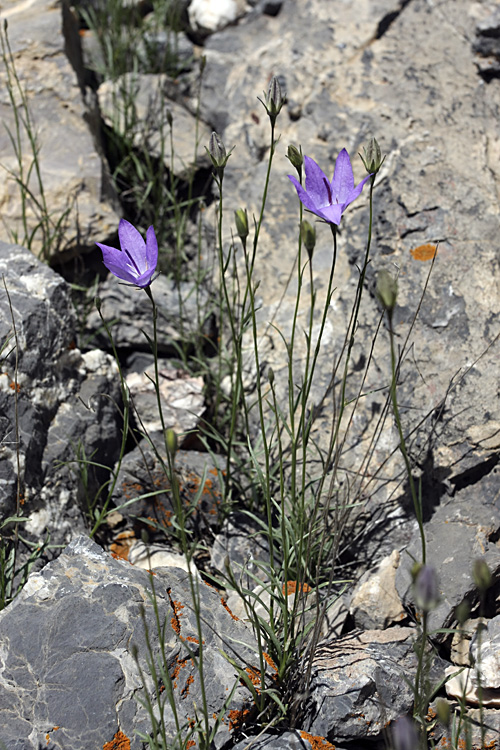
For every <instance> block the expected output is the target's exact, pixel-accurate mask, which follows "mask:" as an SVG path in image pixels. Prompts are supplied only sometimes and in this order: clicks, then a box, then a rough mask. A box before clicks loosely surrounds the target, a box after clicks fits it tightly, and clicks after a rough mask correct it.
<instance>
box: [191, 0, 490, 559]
mask: <svg viewBox="0 0 500 750" xmlns="http://www.w3.org/2000/svg"><path fill="white" fill-rule="evenodd" d="M468 10H469V5H468V3H467V2H465V0H458V1H456V0H453V1H450V2H445V4H444V5H443V4H440V5H439V6H437V5H432V6H431V5H429V4H425V3H423V2H420V1H418V2H417V1H415V2H412V3H407V4H404V5H403V4H400V6H399V8H397V9H395V5H394V3H392V2H391V1H390V0H388V1H387V2H386V1H385V0H384V1H383V2H379V3H367V4H366V6H364V12H363V14H362V15H361V14H360V13H359V8H358V7H357V6H356V5H355V4H350V5H349V4H347V5H346V4H342V5H336V6H335V7H333V6H332V5H331V4H330V3H325V2H323V0H311V2H308V3H305V4H301V5H300V6H299V5H297V4H296V3H284V4H283V6H282V9H281V12H280V14H279V16H278V17H276V18H273V17H270V16H264V15H258V16H255V17H254V16H249V17H248V18H247V19H245V22H243V23H241V24H239V25H238V26H235V27H228V28H227V29H224V30H223V31H221V32H220V33H218V34H214V35H213V36H212V37H210V38H209V39H208V40H207V43H206V55H207V69H206V74H205V80H204V83H205V88H204V99H203V102H202V114H203V118H204V119H205V120H206V121H209V122H212V123H214V125H215V126H216V128H217V129H219V130H220V131H221V135H222V137H223V139H224V141H225V143H226V145H227V146H231V147H232V146H233V145H235V150H234V152H233V155H232V156H231V159H230V160H229V163H228V167H227V169H226V171H225V176H224V185H225V188H224V189H225V196H226V198H225V209H226V211H227V213H229V212H230V211H231V209H233V208H234V209H236V208H239V207H240V206H243V207H246V208H248V212H249V215H252V214H256V215H257V214H258V210H259V201H260V194H261V189H262V185H263V180H264V176H265V170H266V166H267V156H268V149H269V124H268V121H267V115H266V114H265V112H264V110H263V108H262V107H261V105H260V104H259V103H258V102H257V101H256V96H258V95H259V94H260V92H261V90H262V89H263V88H264V87H265V85H266V83H267V81H268V80H269V77H270V75H271V74H272V73H284V74H285V78H286V81H285V83H286V91H287V94H288V96H289V98H290V100H291V101H292V102H293V111H292V109H290V110H289V109H288V108H287V107H286V106H285V108H284V109H283V111H282V114H281V115H280V116H279V119H278V122H277V126H276V127H277V133H279V134H280V142H279V144H278V146H277V151H276V155H275V160H274V173H273V174H272V175H271V182H270V188H269V193H268V202H267V214H266V219H265V221H264V224H263V227H262V230H261V234H260V240H259V243H260V244H259V250H258V253H259V263H258V264H257V266H256V272H255V282H259V283H260V285H259V288H258V294H259V307H260V311H259V320H260V333H261V358H262V359H261V365H262V369H263V370H264V371H265V369H266V368H267V367H268V366H272V367H273V370H274V373H275V378H276V386H275V387H276V391H277V393H278V396H279V398H280V399H285V395H284V394H285V388H286V383H285V378H286V375H287V370H286V367H284V366H283V363H284V362H285V361H286V351H285V347H284V344H283V341H282V340H281V339H280V336H279V334H278V333H276V332H275V331H274V330H273V328H271V327H270V325H269V324H270V322H271V321H273V322H274V324H276V325H277V326H278V327H279V328H280V329H281V330H282V331H283V333H284V335H285V337H286V336H288V335H289V329H290V320H291V319H292V315H293V308H294V305H295V300H296V282H295V281H294V282H292V284H290V286H289V288H288V289H287V290H286V293H285V294H284V297H283V300H282V301H281V303H280V307H279V309H277V308H278V300H280V299H281V296H282V293H283V290H284V288H285V284H286V280H287V279H288V276H289V273H290V271H291V268H292V266H293V262H294V259H295V248H296V246H297V244H296V223H297V216H298V211H297V199H296V196H295V192H294V190H293V187H292V186H291V185H290V183H289V181H288V180H287V178H286V175H287V174H289V173H291V171H292V170H291V167H290V164H289V163H288V162H287V160H286V158H285V151H286V147H287V145H288V144H289V143H290V142H292V143H295V144H297V145H298V144H301V145H302V150H303V152H304V153H306V154H309V155H311V156H313V157H314V158H315V159H316V160H317V161H318V163H319V164H320V165H322V166H323V167H324V169H325V171H327V172H328V173H329V174H330V173H331V171H332V170H333V161H334V158H335V156H336V155H337V153H338V152H339V150H340V149H341V148H342V147H343V146H345V147H347V149H348V150H349V151H350V153H351V154H352V156H353V163H354V171H355V179H356V181H358V180H359V179H360V178H361V177H362V176H363V169H362V167H361V165H360V163H359V162H358V160H357V159H356V158H355V153H356V152H357V151H358V150H359V149H360V147H361V145H362V144H363V143H366V142H367V140H368V137H369V136H370V135H371V134H375V135H376V136H377V137H378V138H379V141H380V143H381V146H382V150H383V151H384V152H386V153H387V154H388V158H387V160H386V162H385V164H384V167H383V170H382V172H381V174H380V176H379V178H378V185H377V187H376V188H375V206H374V208H375V223H374V235H373V242H372V262H371V264H370V266H369V269H368V274H367V288H366V290H365V297H364V300H363V303H362V306H361V310H360V318H359V325H358V330H357V341H356V343H355V346H354V349H353V355H352V365H351V374H350V377H349V380H348V386H347V391H348V394H347V398H354V397H355V396H356V394H357V393H358V389H359V387H360V386H361V382H362V378H363V376H364V364H363V363H364V362H365V361H366V359H365V358H366V354H367V352H368V351H369V348H370V343H371V340H372V338H373V336H374V332H375V329H376V325H377V322H378V320H379V315H380V310H379V307H378V304H377V303H376V301H375V299H374V295H373V284H374V281H375V274H376V272H377V271H378V270H380V269H382V268H392V269H393V270H394V271H396V272H397V271H398V270H399V272H400V278H399V298H398V311H397V315H396V336H397V341H398V342H403V341H404V340H405V337H406V335H407V334H408V331H409V328H410V325H411V320H412V316H413V314H414V312H415V311H416V309H417V306H418V303H419V299H420V296H421V294H422V290H423V288H424V285H425V280H426V276H427V272H428V269H429V264H428V263H424V262H422V261H420V260H418V258H419V257H421V254H420V252H421V251H420V252H417V249H418V248H420V247H422V246H424V245H426V244H428V243H431V244H432V243H434V244H436V241H437V240H438V239H443V238H445V239H443V241H442V242H441V244H440V248H439V254H438V259H437V261H436V266H435V268H434V272H433V275H432V276H431V279H430V282H429V286H428V288H427V293H426V297H425V299H424V301H423V304H422V308H421V311H420V316H419V320H418V321H417V323H416V325H415V326H414V328H413V329H412V334H411V337H410V339H409V342H408V348H407V352H408V353H409V352H412V356H409V354H408V355H407V357H406V358H405V361H404V362H403V365H402V368H401V376H400V387H399V399H400V403H401V404H403V405H404V407H403V408H402V418H403V423H404V429H405V432H406V433H407V434H411V440H410V441H409V443H410V445H409V447H410V452H411V456H412V459H413V461H414V463H415V464H416V465H417V470H418V472H422V473H423V476H424V478H425V483H424V503H425V505H426V516H427V517H429V516H430V515H431V514H432V510H433V508H434V507H435V506H436V505H437V504H438V503H439V502H440V500H441V498H446V496H447V494H448V493H449V492H450V491H453V488H454V486H455V487H456V486H457V483H458V482H460V481H461V479H460V478H462V477H465V476H467V475H468V477H469V478H468V479H467V480H466V481H468V482H470V484H471V485H474V493H475V497H476V498H478V497H481V496H482V495H483V493H487V492H488V490H487V488H486V483H485V481H484V478H485V476H486V474H487V473H488V471H491V470H492V468H493V465H492V464H489V463H488V461H490V460H491V461H493V459H494V457H495V456H496V455H497V453H498V439H496V438H495V435H498V433H497V430H498V426H499V425H500V402H499V400H498V399H497V398H496V391H497V374H496V361H497V359H498V345H499V342H498V340H496V339H495V336H496V334H497V333H498V326H496V324H495V322H494V321H495V320H496V317H497V315H498V314H499V313H500V308H499V303H498V295H497V292H496V285H497V283H498V269H497V263H496V257H497V221H496V218H495V217H496V216H497V215H498V211H499V203H498V191H497V189H496V184H497V182H498V180H499V179H500V172H499V170H498V158H497V152H498V151H499V148H498V139H497V135H496V120H495V116H494V111H495V106H496V104H494V103H493V102H496V103H500V102H499V99H500V94H499V92H498V88H494V89H492V88H491V86H489V87H487V86H485V85H484V84H483V83H482V82H481V80H480V79H479V77H478V75H477V69H476V65H475V58H474V53H473V51H472V49H471V46H470V42H469V41H468V40H469V39H470V38H471V37H472V36H473V34H474V28H475V21H474V19H473V18H472V17H471V16H470V14H469V13H468ZM311 19H314V22H311ZM443 29H446V30H447V31H446V40H447V41H446V45H444V46H443V44H442V43H441V42H442V37H443ZM277 39H279V40H280V43H279V45H278V44H277ZM256 40H258V42H256ZM299 40H300V41H299ZM395 66H398V67H397V70H398V71H399V72H398V73H397V74H395ZM228 70H230V71H231V73H230V75H229V76H228V75H227V71H228ZM457 76H459V82H457ZM236 82H237V83H236ZM259 82H260V83H259ZM458 91H459V97H458V98H457V92H458ZM457 107H459V108H460V116H458V114H457ZM443 123H446V127H443ZM486 142H488V143H489V144H490V145H489V147H488V148H487V149H485V148H484V147H483V145H482V143H486ZM471 163H474V165H475V170H476V174H477V176H478V177H477V180H475V181H474V182H473V184H471V183H470V164H471ZM367 219H368V210H367V191H366V190H365V193H364V194H363V196H362V198H361V199H360V200H359V201H357V202H356V203H355V204H353V205H352V206H351V207H349V209H348V212H346V215H345V217H344V218H343V220H342V234H341V237H340V239H339V254H338V259H337V270H336V282H335V287H336V289H335V293H334V297H333V300H332V308H333V310H332V313H331V315H330V317H329V320H328V321H327V327H326V331H325V336H324V347H323V350H322V352H324V355H323V353H321V354H320V358H319V361H318V370H317V376H316V379H315V382H314V383H313V388H312V391H311V397H310V406H311V408H313V407H314V406H315V405H316V406H317V407H318V408H319V407H320V406H321V405H322V406H321V409H320V411H319V415H318V418H317V421H316V425H315V428H314V430H313V434H314V437H315V439H317V441H318V444H319V445H320V446H322V447H323V448H324V447H325V436H328V435H329V434H330V425H331V415H332V411H333V407H332V404H331V398H332V395H331V394H329V395H328V397H327V398H326V399H324V396H325V393H326V392H327V391H328V387H329V383H330V380H331V373H332V353H333V360H335V356H336V355H337V354H338V353H339V352H340V351H341V346H342V341H343V336H344V334H345V330H346V326H347V323H348V320H349V311H350V308H351V305H352V302H353V299H354V288H355V282H356V279H357V278H358V270H357V266H359V264H360V262H361V260H362V257H363V251H364V240H365V236H366V229H367ZM226 231H227V233H228V235H229V229H227V230H226ZM479 236H480V237H481V242H480V243H477V237H479ZM285 248H286V251H285ZM412 252H413V254H412ZM331 258H332V250H331V237H330V233H329V231H328V230H327V228H325V227H321V226H320V227H318V240H317V245H316V248H315V254H314V258H313V269H314V274H315V277H316V280H317V283H318V285H319V288H318V304H319V305H320V304H321V295H322V294H323V295H324V293H325V283H324V282H323V283H322V281H323V279H324V278H325V275H326V274H327V273H328V271H329V268H330V265H331ZM305 296H306V297H307V294H306V295H305ZM300 315H301V316H306V315H307V300H304V304H303V306H302V307H301V309H300ZM490 343H492V346H491V348H489V349H488V344H490ZM303 344H304V341H303V340H300V341H299V340H298V341H297V363H300V362H301V361H303V358H304V354H305V351H304V348H301V346H302V345H303ZM413 355H414V356H413ZM476 360H477V361H476ZM415 363H416V365H415ZM473 363H475V364H473ZM252 364H253V363H252V362H251V361H249V363H248V371H249V372H250V373H251V372H252V369H251V368H252ZM299 376H300V371H299V373H298V374H297V377H296V380H298V379H299ZM389 379H390V356H389V342H388V336H387V332H386V331H385V330H384V328H383V327H382V330H381V332H380V334H379V338H378V341H377V343H376V346H375V349H374V353H373V358H372V360H371V365H370V370H369V372H368V375H367V377H366V380H365V381H364V383H363V392H364V393H366V394H368V395H367V396H366V398H364V399H362V400H361V402H360V403H359V405H358V407H357V421H356V430H355V432H353V433H352V434H351V436H350V437H349V436H348V439H347V444H346V447H348V448H349V450H346V451H345V455H344V456H343V457H342V466H341V470H340V471H339V475H338V476H337V484H336V488H339V487H340V489H339V494H338V499H339V502H340V503H341V504H343V505H347V504H349V503H358V508H357V509H356V510H355V511H351V520H350V524H349V527H348V537H349V538H350V539H351V540H355V541H356V558H358V555H361V556H363V558H364V559H363V560H362V561H361V565H363V566H364V565H368V566H369V565H371V564H373V562H374V561H375V560H377V559H380V557H381V556H384V555H386V554H390V552H391V551H392V549H394V548H401V547H402V546H404V545H405V544H408V542H409V540H410V539H411V537H412V536H413V535H414V533H415V525H414V522H413V520H412V516H413V512H412V509H411V499H410V498H409V494H408V488H407V486H406V485H405V479H404V477H405V470H404V465H403V463H402V462H401V458H400V456H399V453H398V449H397V444H398V441H397V435H396V433H395V431H394V425H393V421H392V417H391V416H388V417H387V416H384V415H385V404H386V394H385V392H381V391H380V390H379V389H380V388H381V387H383V386H384V385H385V384H387V383H388V382H389ZM389 414H390V411H389ZM360 434H362V435H363V440H360V439H359V435H360ZM372 439H373V441H374V442H373V446H374V447H373V453H372V458H371V462H370V464H369V466H368V468H366V467H365V466H364V467H363V471H361V472H360V470H359V467H360V466H361V465H362V462H363V459H364V457H365V455H366V446H367V445H372V443H371V442H370V441H371V440H372ZM495 440H496V442H495ZM342 469H345V472H346V473H345V474H344V473H343V471H342ZM311 471H312V470H311ZM354 476H356V477H361V479H359V480H355V479H353V477H354ZM346 488H349V489H348V490H347V489H346ZM336 499H337V496H336ZM364 511H366V515H365V514H364ZM363 524H365V529H364V530H363V528H362V525H363ZM396 527H398V529H397V530H396ZM389 532H390V533H389ZM391 545H392V546H391ZM357 562H358V559H357Z"/></svg>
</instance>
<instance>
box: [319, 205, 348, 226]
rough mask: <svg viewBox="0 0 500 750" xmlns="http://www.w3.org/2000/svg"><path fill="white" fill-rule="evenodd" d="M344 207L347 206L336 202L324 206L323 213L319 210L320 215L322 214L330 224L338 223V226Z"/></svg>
mask: <svg viewBox="0 0 500 750" xmlns="http://www.w3.org/2000/svg"><path fill="white" fill-rule="evenodd" d="M344 208H345V206H342V205H340V203H334V204H333V205H332V206H325V207H324V208H322V209H321V214H320V213H319V212H318V216H321V217H322V218H323V219H324V220H325V221H327V222H328V223H329V224H337V226H338V225H339V224H340V220H341V218H342V213H343V211H344Z"/></svg>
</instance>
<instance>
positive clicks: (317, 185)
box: [288, 148, 371, 225]
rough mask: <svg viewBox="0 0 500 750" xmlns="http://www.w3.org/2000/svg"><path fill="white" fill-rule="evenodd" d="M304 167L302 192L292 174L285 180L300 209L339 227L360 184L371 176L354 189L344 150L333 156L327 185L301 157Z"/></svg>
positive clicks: (308, 159) (317, 169)
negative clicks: (287, 180)
mask: <svg viewBox="0 0 500 750" xmlns="http://www.w3.org/2000/svg"><path fill="white" fill-rule="evenodd" d="M304 168H305V173H306V187H305V190H304V188H303V187H302V185H301V184H300V182H299V181H298V180H297V179H296V178H295V177H292V175H288V177H289V178H290V180H291V181H292V182H293V184H294V185H295V189H296V190H297V195H298V196H299V198H300V200H301V201H302V203H303V204H304V208H306V209H307V210H308V211H311V212H312V213H313V214H316V216H319V217H320V219H323V220H324V221H326V222H327V223H328V224H337V225H339V224H340V220H341V218H342V214H343V213H344V211H345V209H346V208H347V206H348V205H349V204H350V203H352V202H353V201H354V200H356V198H357V197H358V196H359V195H360V194H361V191H362V190H363V185H364V184H365V182H366V181H367V180H368V179H369V178H370V177H371V175H367V176H366V177H365V178H364V180H361V182H360V183H359V185H358V186H357V187H354V175H353V173H352V166H351V160H350V158H349V154H348V153H347V151H346V150H345V148H343V149H342V151H341V152H340V154H339V155H338V156H337V161H336V162H335V171H334V173H333V180H332V181H331V182H330V180H328V178H327V177H326V176H325V174H324V173H323V171H322V170H321V169H320V167H319V166H318V165H317V164H316V162H315V161H314V159H311V157H310V156H304Z"/></svg>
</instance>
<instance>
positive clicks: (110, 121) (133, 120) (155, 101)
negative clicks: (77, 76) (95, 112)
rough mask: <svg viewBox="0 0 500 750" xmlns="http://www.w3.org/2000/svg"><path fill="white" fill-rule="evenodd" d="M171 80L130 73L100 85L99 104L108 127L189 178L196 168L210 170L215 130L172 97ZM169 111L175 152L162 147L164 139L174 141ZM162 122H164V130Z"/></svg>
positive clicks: (176, 174) (173, 170) (178, 175)
mask: <svg viewBox="0 0 500 750" xmlns="http://www.w3.org/2000/svg"><path fill="white" fill-rule="evenodd" d="M169 82H170V81H169V79H168V78H167V76H165V75H160V74H146V73H127V74H126V75H124V76H121V77H120V78H118V79H117V80H116V81H105V82H104V83H102V84H101V86H99V89H98V92H97V95H98V99H99V107H100V110H101V114H102V117H103V119H104V122H105V123H106V125H108V127H110V128H112V129H113V130H114V131H116V132H117V133H118V134H120V135H126V136H127V139H130V140H131V141H132V142H133V143H134V144H135V145H136V146H140V147H141V148H147V150H148V152H149V153H150V154H151V155H152V156H155V157H157V158H161V159H163V160H164V163H165V166H166V167H167V168H168V169H172V172H173V174H174V175H175V176H176V177H180V178H182V179H187V178H188V176H189V173H190V171H191V170H193V169H194V168H196V169H200V168H202V169H205V170H208V168H209V166H210V160H209V158H208V156H207V153H206V151H205V146H206V145H207V144H208V141H209V138H210V132H211V131H210V129H209V128H208V127H207V125H206V124H205V123H204V122H201V121H199V120H198V121H197V119H196V117H195V116H194V115H192V114H191V113H190V112H189V111H188V110H187V109H186V108H185V107H183V106H182V105H181V104H179V103H178V102H176V101H173V100H172V99H169V98H168V84H169ZM167 113H168V114H169V115H170V116H171V118H172V133H173V139H174V146H175V150H174V153H173V154H172V153H171V151H170V148H167V149H166V150H165V148H164V146H162V140H163V141H164V143H166V144H169V143H170V126H169V125H168V123H167ZM160 123H163V124H164V125H163V130H161V129H160Z"/></svg>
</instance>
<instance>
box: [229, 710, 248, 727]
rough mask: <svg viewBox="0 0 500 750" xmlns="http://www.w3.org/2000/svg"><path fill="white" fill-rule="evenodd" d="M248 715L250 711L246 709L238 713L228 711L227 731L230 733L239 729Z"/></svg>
mask: <svg viewBox="0 0 500 750" xmlns="http://www.w3.org/2000/svg"><path fill="white" fill-rule="evenodd" d="M249 715H250V711H249V710H248V709H247V708H243V709H241V710H240V711H238V710H237V709H234V710H233V711H229V712H228V714H227V717H228V719H229V731H230V732H232V731H233V730H234V729H241V727H242V726H243V725H244V724H245V721H246V720H247V718H248V717H249Z"/></svg>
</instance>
